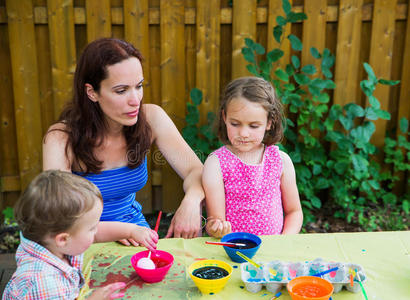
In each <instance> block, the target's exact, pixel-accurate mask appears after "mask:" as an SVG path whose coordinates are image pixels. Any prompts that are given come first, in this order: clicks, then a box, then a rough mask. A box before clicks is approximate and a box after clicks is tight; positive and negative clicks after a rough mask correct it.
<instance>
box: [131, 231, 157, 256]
mask: <svg viewBox="0 0 410 300" xmlns="http://www.w3.org/2000/svg"><path fill="white" fill-rule="evenodd" d="M128 240H129V241H131V240H133V242H136V243H139V244H140V245H143V246H145V247H146V248H147V249H148V250H151V251H153V250H155V249H156V248H157V243H158V234H157V233H156V232H155V231H154V230H152V229H150V228H147V227H143V226H139V225H135V228H134V229H133V230H132V231H131V237H130V238H129V239H128ZM132 244H133V245H135V244H134V243H132Z"/></svg>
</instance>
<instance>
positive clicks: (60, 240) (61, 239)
mask: <svg viewBox="0 0 410 300" xmlns="http://www.w3.org/2000/svg"><path fill="white" fill-rule="evenodd" d="M69 236H70V235H69V234H68V233H67V232H62V233H59V234H57V235H56V236H55V237H54V241H55V243H56V245H57V247H64V246H65V245H66V244H67V241H68V237H69Z"/></svg>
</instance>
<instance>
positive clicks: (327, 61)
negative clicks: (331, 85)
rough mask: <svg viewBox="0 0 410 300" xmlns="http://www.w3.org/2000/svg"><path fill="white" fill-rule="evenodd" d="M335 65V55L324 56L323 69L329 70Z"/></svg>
mask: <svg viewBox="0 0 410 300" xmlns="http://www.w3.org/2000/svg"><path fill="white" fill-rule="evenodd" d="M325 50H326V49H325ZM334 63H335V57H334V55H332V54H330V55H329V56H323V60H322V63H321V66H322V68H325V69H329V68H331V67H333V64H334Z"/></svg>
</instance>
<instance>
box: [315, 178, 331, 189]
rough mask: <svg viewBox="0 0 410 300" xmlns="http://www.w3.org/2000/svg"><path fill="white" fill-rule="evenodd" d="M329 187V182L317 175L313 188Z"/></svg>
mask: <svg viewBox="0 0 410 300" xmlns="http://www.w3.org/2000/svg"><path fill="white" fill-rule="evenodd" d="M328 187H329V182H328V181H327V180H326V178H324V177H319V179H318V180H317V182H316V185H315V188H317V189H318V190H323V189H326V188H328Z"/></svg>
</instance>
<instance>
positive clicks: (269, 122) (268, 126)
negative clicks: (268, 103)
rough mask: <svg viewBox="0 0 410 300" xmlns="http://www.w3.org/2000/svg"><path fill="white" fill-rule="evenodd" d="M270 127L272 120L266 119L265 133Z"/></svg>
mask: <svg viewBox="0 0 410 300" xmlns="http://www.w3.org/2000/svg"><path fill="white" fill-rule="evenodd" d="M271 126H272V120H271V119H268V124H267V125H266V131H268V130H270V128H271Z"/></svg>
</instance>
